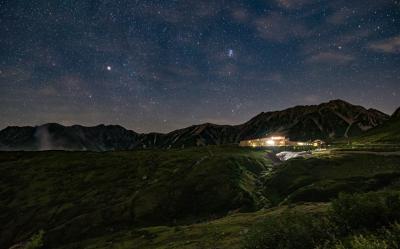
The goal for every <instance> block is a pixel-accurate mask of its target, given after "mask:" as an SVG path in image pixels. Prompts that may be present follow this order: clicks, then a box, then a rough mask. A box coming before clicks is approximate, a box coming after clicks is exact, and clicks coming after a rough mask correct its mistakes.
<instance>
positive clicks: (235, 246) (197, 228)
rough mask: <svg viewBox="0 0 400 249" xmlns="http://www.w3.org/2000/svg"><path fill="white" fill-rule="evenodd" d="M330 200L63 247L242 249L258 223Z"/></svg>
mask: <svg viewBox="0 0 400 249" xmlns="http://www.w3.org/2000/svg"><path fill="white" fill-rule="evenodd" d="M327 208H328V204H326V203H304V204H301V205H296V206H292V207H289V206H282V207H276V208H271V209H267V210H261V211H257V212H252V213H237V214H232V215H229V216H226V217H224V218H220V219H216V220H213V221H210V222H203V223H199V224H193V225H186V226H175V227H168V226H157V227H147V228H141V229H127V230H124V231H120V232H116V233H109V234H108V235H106V236H102V237H99V238H93V239H90V240H86V241H81V242H79V243H75V244H69V245H66V246H64V247H60V248H59V249H67V248H85V249H94V248H96V249H106V248H107V249H114V248H115V249H117V248H118V249H131V248H146V249H167V248H168V249H209V248H221V249H222V248H226V249H228V248H229V249H239V248H240V247H241V245H242V244H241V241H242V239H243V238H244V236H245V235H246V233H247V232H248V230H249V229H250V228H251V227H252V226H253V225H254V224H256V223H257V222H259V221H262V220H263V219H266V218H268V217H271V216H279V215H280V214H281V213H282V212H286V211H292V212H297V213H310V212H311V213H315V212H325V211H326V210H327Z"/></svg>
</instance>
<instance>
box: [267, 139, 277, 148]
mask: <svg viewBox="0 0 400 249" xmlns="http://www.w3.org/2000/svg"><path fill="white" fill-rule="evenodd" d="M267 145H269V146H274V145H275V141H274V140H273V139H272V138H271V139H270V140H267Z"/></svg>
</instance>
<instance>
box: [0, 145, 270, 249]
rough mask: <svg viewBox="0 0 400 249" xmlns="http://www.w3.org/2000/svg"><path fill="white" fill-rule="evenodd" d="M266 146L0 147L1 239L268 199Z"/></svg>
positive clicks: (58, 238)
mask: <svg viewBox="0 0 400 249" xmlns="http://www.w3.org/2000/svg"><path fill="white" fill-rule="evenodd" d="M269 163H270V162H269V160H268V159H266V158H265V157H264V153H262V152H258V151H254V150H248V149H242V148H235V147H208V148H193V149H185V150H169V151H167V150H149V151H146V150H145V151H134V152H108V153H92V152H57V151H52V152H51V151H50V152H7V153H5V152H4V153H0V222H1V224H2V229H1V233H0V244H1V245H10V244H11V242H18V241H20V240H24V239H26V238H27V237H29V236H30V235H31V234H32V233H33V232H36V231H38V230H39V229H44V230H46V232H47V235H48V236H47V237H48V238H49V241H48V242H49V243H50V245H56V244H62V243H69V242H73V241H76V240H78V241H79V240H84V239H88V238H91V237H97V236H101V235H104V234H108V233H110V232H111V231H117V230H121V229H123V228H125V227H131V226H132V225H134V226H135V227H143V226H150V225H172V224H188V223H193V222H198V221H201V220H206V219H212V218H215V217H218V216H222V215H224V214H226V212H228V211H229V210H236V209H237V210H243V211H246V210H254V209H256V208H258V207H261V206H262V205H263V203H262V202H263V199H262V197H261V196H260V195H259V193H257V189H258V188H257V186H256V185H257V184H258V181H257V179H256V177H257V175H259V174H260V172H261V171H264V170H266V169H267V168H268V167H269Z"/></svg>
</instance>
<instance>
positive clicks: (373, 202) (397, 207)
mask: <svg viewBox="0 0 400 249" xmlns="http://www.w3.org/2000/svg"><path fill="white" fill-rule="evenodd" d="M331 216H332V220H333V221H334V222H335V223H336V224H337V225H338V226H339V227H340V228H341V231H342V232H343V233H348V232H351V231H354V230H359V229H362V230H375V229H379V228H381V227H383V226H387V225H389V224H390V223H393V222H395V221H399V220H400V197H399V194H397V193H382V192H381V193H368V194H340V195H339V197H338V199H336V200H334V201H333V202H332V210H331Z"/></svg>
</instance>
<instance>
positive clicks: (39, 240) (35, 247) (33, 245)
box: [24, 230, 44, 249]
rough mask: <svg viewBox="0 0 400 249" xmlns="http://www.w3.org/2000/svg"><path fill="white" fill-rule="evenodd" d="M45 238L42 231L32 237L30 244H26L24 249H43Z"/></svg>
mask: <svg viewBox="0 0 400 249" xmlns="http://www.w3.org/2000/svg"><path fill="white" fill-rule="evenodd" d="M43 236H44V231H43V230H40V231H39V232H38V233H36V234H34V235H32V237H31V238H30V239H29V241H28V243H26V245H25V247H24V249H40V248H43V245H44V243H43Z"/></svg>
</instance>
